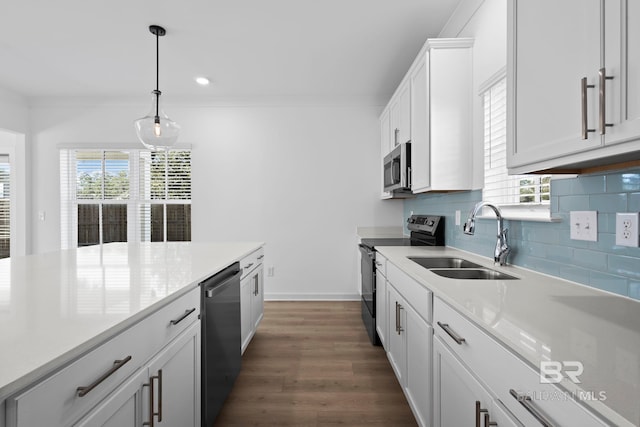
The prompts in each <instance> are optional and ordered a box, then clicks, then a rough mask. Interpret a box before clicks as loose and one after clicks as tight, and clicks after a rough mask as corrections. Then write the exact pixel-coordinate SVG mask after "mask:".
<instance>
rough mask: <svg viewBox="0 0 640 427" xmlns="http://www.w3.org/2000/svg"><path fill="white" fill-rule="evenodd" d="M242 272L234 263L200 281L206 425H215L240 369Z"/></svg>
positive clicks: (208, 426) (203, 406) (203, 394)
mask: <svg viewBox="0 0 640 427" xmlns="http://www.w3.org/2000/svg"><path fill="white" fill-rule="evenodd" d="M239 273H240V263H235V264H232V265H231V266H229V267H227V268H225V269H224V270H222V271H221V272H219V273H217V274H215V275H213V276H211V277H210V278H208V279H207V280H205V281H203V282H202V283H201V284H200V285H201V289H202V299H201V301H202V310H201V316H202V317H201V325H202V426H203V427H204V426H206V427H211V426H212V425H213V423H214V421H215V419H216V417H217V416H218V413H219V412H220V409H221V408H222V405H223V404H224V401H225V400H226V398H227V396H228V395H229V393H230V392H231V389H232V388H233V383H234V382H235V380H236V378H237V377H238V374H239V372H240V363H241V353H240V350H241V345H242V344H241V332H240V274H239Z"/></svg>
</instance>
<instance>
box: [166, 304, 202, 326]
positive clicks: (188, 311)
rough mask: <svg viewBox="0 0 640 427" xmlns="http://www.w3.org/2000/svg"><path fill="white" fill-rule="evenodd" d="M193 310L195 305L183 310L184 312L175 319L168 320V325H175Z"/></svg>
mask: <svg viewBox="0 0 640 427" xmlns="http://www.w3.org/2000/svg"><path fill="white" fill-rule="evenodd" d="M194 311H196V309H195V307H194V308H192V309H191V310H185V312H184V314H183V315H182V316H180V317H178V318H177V319H174V320H172V321H170V322H169V324H170V325H177V324H178V323H180V322H182V321H183V320H184V319H186V318H187V317H188V316H189V315H190V314H191V313H193V312H194Z"/></svg>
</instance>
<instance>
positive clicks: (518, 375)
mask: <svg viewBox="0 0 640 427" xmlns="http://www.w3.org/2000/svg"><path fill="white" fill-rule="evenodd" d="M433 320H434V328H435V334H436V335H438V336H439V337H441V338H442V340H443V341H444V342H445V343H447V344H448V345H449V347H450V348H451V350H452V351H453V352H454V353H455V354H456V355H457V356H458V357H459V358H460V359H461V360H462V361H463V362H464V363H465V364H466V365H467V366H468V367H469V368H470V369H471V371H473V372H474V373H475V374H476V375H477V376H478V377H479V378H480V379H481V380H482V381H483V382H484V383H485V384H486V386H487V387H488V388H489V390H491V392H492V393H493V394H494V395H495V396H497V398H498V399H499V400H500V401H501V402H502V403H503V404H504V405H505V407H506V408H507V409H508V410H509V411H510V412H511V413H512V414H514V415H515V416H516V418H518V419H519V420H520V421H521V422H522V423H523V424H524V425H527V426H528V425H533V426H535V425H540V424H541V423H540V421H539V420H537V419H536V417H534V415H532V414H531V411H529V410H528V409H527V408H526V407H529V408H530V409H532V410H533V411H539V415H540V416H541V417H543V418H545V419H547V420H548V421H549V422H550V424H551V425H554V426H555V425H557V426H572V425H579V426H585V427H586V426H604V425H607V424H605V423H603V422H602V421H600V420H599V419H598V418H596V417H595V416H594V415H593V414H592V413H591V412H589V410H587V409H586V408H585V407H584V406H583V405H582V404H580V403H578V402H577V401H576V400H574V399H573V397H572V396H571V393H569V392H565V391H564V390H561V389H560V388H559V387H557V386H555V385H553V384H542V383H541V382H540V374H539V371H538V370H537V369H534V368H532V367H531V366H530V365H528V364H527V363H526V362H524V361H523V360H522V359H520V358H519V357H518V356H516V355H515V354H513V353H511V352H510V351H509V350H507V349H506V348H505V347H504V346H503V345H502V344H500V343H498V341H496V340H495V339H494V338H492V337H491V336H489V335H488V334H487V333H485V332H484V331H482V330H481V329H480V328H479V327H478V326H476V325H474V324H473V323H472V322H471V321H470V320H468V319H467V318H465V317H464V316H463V315H462V314H460V313H458V312H457V311H456V310H454V309H453V308H451V307H450V306H449V305H447V304H446V303H444V302H442V301H441V300H440V299H438V298H435V300H434V309H433ZM456 339H458V341H460V340H461V339H462V340H464V341H460V342H457V341H456ZM511 390H513V392H515V393H517V394H518V395H519V396H520V397H522V396H528V397H530V398H531V399H530V400H526V401H524V400H523V399H522V398H520V399H519V398H518V397H515V396H514V395H513V392H512V391H511Z"/></svg>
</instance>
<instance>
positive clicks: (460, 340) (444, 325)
mask: <svg viewBox="0 0 640 427" xmlns="http://www.w3.org/2000/svg"><path fill="white" fill-rule="evenodd" d="M438 326H440V327H441V328H442V329H444V331H445V332H446V333H447V335H449V336H450V337H451V338H453V340H454V341H455V342H456V343H458V344H459V345H462V343H463V342H466V340H465V339H464V338H462V337H461V336H460V335H458V334H456V333H455V332H454V331H453V329H451V327H450V326H449V324H448V323H440V322H438Z"/></svg>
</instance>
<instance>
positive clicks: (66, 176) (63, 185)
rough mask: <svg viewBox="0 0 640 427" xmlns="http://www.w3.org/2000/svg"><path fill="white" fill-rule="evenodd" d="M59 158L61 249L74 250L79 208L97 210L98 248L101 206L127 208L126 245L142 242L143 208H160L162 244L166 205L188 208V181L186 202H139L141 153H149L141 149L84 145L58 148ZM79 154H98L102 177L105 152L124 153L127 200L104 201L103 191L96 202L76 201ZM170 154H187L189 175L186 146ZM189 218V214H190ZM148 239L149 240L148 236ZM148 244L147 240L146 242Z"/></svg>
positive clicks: (140, 200) (165, 223)
mask: <svg viewBox="0 0 640 427" xmlns="http://www.w3.org/2000/svg"><path fill="white" fill-rule="evenodd" d="M58 148H59V153H60V154H59V155H60V163H59V164H60V203H61V209H60V211H61V212H60V222H61V230H60V233H61V234H60V238H61V248H62V249H69V248H76V247H78V218H77V216H78V206H79V205H82V204H86V205H91V204H93V205H96V204H97V205H98V206H99V240H100V243H99V244H103V242H104V239H103V206H104V205H110V204H111V205H114V204H117V205H122V204H126V205H127V241H128V242H142V234H143V232H142V228H143V226H142V218H141V209H142V206H143V205H163V234H162V236H163V241H165V242H166V241H167V237H168V233H167V214H166V212H167V205H171V204H179V205H191V189H192V180H191V179H190V183H189V199H169V198H166V194H167V193H166V192H165V198H163V199H158V198H155V199H154V198H151V199H149V200H147V199H141V198H140V197H141V194H140V176H141V175H140V174H141V173H142V172H141V168H142V166H141V157H142V156H141V153H151V152H152V151H151V150H147V149H144V148H140V147H139V146H137V145H136V146H110V145H107V144H100V145H94V144H86V145H75V146H74V145H72V146H65V145H59V146H58ZM79 151H85V152H90V151H99V152H101V153H102V159H101V162H102V170H103V176H104V171H105V166H104V153H105V152H114V151H121V152H127V153H128V155H129V156H128V163H129V165H128V167H129V170H128V176H129V197H128V198H121V199H118V198H107V199H105V198H104V196H105V195H104V191H103V192H102V195H101V197H102V198H99V199H90V198H86V199H83V198H80V199H79V198H77V187H76V186H77V182H76V177H77V169H76V168H77V158H76V157H75V153H76V152H79ZM167 151H168V152H171V151H189V152H190V158H189V168H190V174H191V173H192V168H193V161H192V160H193V157H192V154H191V153H192V150H191V147H190V146H186V145H183V144H180V145H177V146H176V147H173V148H171V149H170V150H167ZM74 161H75V164H73V165H72V162H74ZM168 162H169V159H168V157H165V166H164V168H165V177H166V176H167V171H166V168H167V165H168ZM103 189H104V181H103ZM190 216H191V213H190ZM149 236H151V235H150V234H149ZM149 241H150V240H149Z"/></svg>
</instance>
